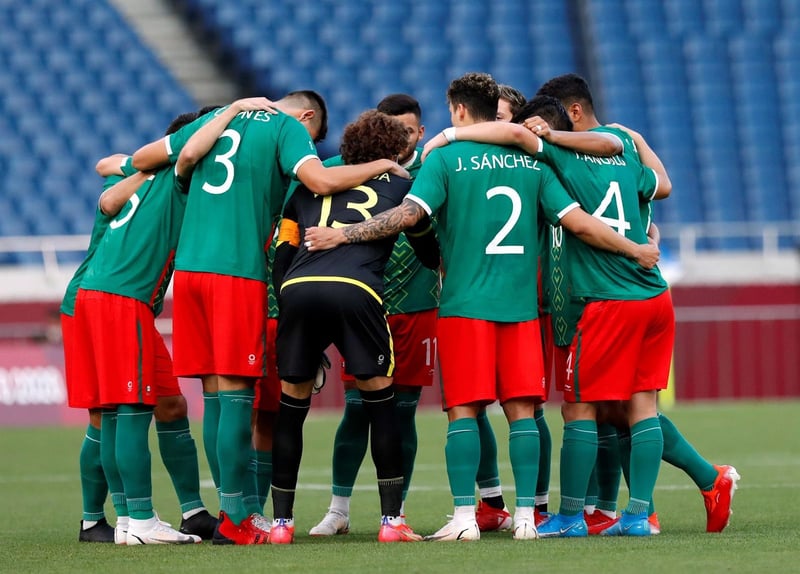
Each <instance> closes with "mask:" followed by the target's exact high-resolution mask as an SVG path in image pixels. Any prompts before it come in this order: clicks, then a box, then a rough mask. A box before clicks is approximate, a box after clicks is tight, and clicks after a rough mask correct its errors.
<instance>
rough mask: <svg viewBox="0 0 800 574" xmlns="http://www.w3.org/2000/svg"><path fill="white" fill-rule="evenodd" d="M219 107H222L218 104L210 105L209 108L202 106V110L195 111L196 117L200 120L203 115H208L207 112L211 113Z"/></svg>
mask: <svg viewBox="0 0 800 574" xmlns="http://www.w3.org/2000/svg"><path fill="white" fill-rule="evenodd" d="M221 107H222V106H221V105H220V104H213V105H210V106H203V107H202V108H200V109H199V110H197V117H198V118H200V117H203V116H204V115H206V114H207V113H209V112H213V111H214V110H218V109H220V108H221Z"/></svg>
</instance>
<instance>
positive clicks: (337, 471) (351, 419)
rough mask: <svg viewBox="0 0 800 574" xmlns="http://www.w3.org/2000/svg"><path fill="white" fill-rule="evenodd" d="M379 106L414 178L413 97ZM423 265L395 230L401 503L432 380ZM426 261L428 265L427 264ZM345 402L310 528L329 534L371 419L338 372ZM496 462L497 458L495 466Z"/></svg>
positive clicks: (427, 276)
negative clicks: (394, 124) (403, 136)
mask: <svg viewBox="0 0 800 574" xmlns="http://www.w3.org/2000/svg"><path fill="white" fill-rule="evenodd" d="M377 109H378V111H380V112H383V113H385V114H388V115H390V116H393V117H395V118H397V120H399V121H400V122H401V123H402V124H403V125H404V126H405V130H406V133H407V135H408V143H407V145H406V147H405V148H404V149H403V151H402V152H401V153H400V155H399V158H398V160H397V161H398V163H399V164H400V165H401V166H403V167H404V168H406V169H407V170H408V172H409V174H410V175H411V177H412V179H413V178H414V177H416V175H417V173H418V172H419V169H420V167H421V166H422V162H421V155H422V148H421V147H418V146H419V142H420V141H422V138H423V137H424V135H425V126H423V125H422V110H421V109H420V106H419V102H417V100H416V99H414V98H413V97H411V96H410V95H408V94H391V95H389V96H386V97H385V98H383V99H382V100H381V101H380V102H378V106H377ZM342 161H343V160H342V158H341V156H336V157H333V158H329V159H327V160H325V162H323V163H324V164H325V165H341V163H342ZM427 263H428V264H429V266H430V267H426V265H425V264H423V263H422V262H421V261H420V260H419V258H418V257H417V256H416V255H415V253H414V250H413V248H412V247H411V245H410V244H409V242H408V239H406V236H405V234H404V233H401V234H400V235H399V237H398V238H397V241H396V242H395V245H394V249H393V250H392V255H391V257H390V258H389V261H388V262H387V264H386V270H385V273H384V277H383V283H384V289H385V290H384V293H383V304H384V307H385V308H386V311H387V313H388V322H389V329H390V331H391V333H392V341H393V344H394V355H395V360H396V363H397V368H396V369H395V374H394V390H395V398H396V408H397V418H398V422H399V424H400V435H401V437H402V442H403V505H404V506H403V508H402V509H401V519H402V520H403V521H405V500H406V496H407V494H408V489H409V486H410V484H411V475H412V473H413V469H414V459H415V458H416V453H417V430H416V425H415V423H414V419H415V414H416V409H417V404H418V403H419V397H420V393H421V391H422V388H423V387H426V386H431V385H432V384H433V375H434V361H435V357H436V309H437V307H438V305H439V274H438V272H437V271H436V269H437V268H438V266H439V261H438V258H435V259H434V261H432V262H427ZM431 267H432V268H431ZM342 380H343V381H344V389H345V407H344V413H343V415H342V420H341V422H340V423H339V428H338V429H337V430H336V436H335V438H334V447H333V463H332V466H333V483H332V485H331V490H332V496H331V503H330V506H329V508H328V512H327V513H326V514H325V516H324V517H323V518H322V520H321V521H320V522H319V523H318V524H317V525H316V526H314V527H313V528H311V530H310V532H309V534H311V535H312V536H331V535H335V534H346V533H347V532H348V531H349V529H350V498H351V496H352V493H353V485H354V484H355V480H356V477H357V475H358V470H359V468H360V466H361V463H362V461H363V459H364V455H365V454H366V452H367V441H368V438H369V420H368V418H367V415H366V412H365V409H364V406H363V404H362V401H361V395H360V394H359V390H358V388H357V386H356V384H355V379H354V378H353V377H352V375H350V374H348V373H346V372H345V370H344V369H343V370H342ZM496 466H497V464H496V463H495V467H496Z"/></svg>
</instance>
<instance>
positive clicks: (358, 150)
mask: <svg viewBox="0 0 800 574" xmlns="http://www.w3.org/2000/svg"><path fill="white" fill-rule="evenodd" d="M407 145H408V134H407V133H406V128H405V126H404V125H403V123H402V122H401V121H400V120H398V119H396V118H393V117H392V116H389V115H387V114H384V113H382V112H379V111H378V110H367V111H366V112H364V113H362V114H361V115H360V116H358V119H356V121H354V122H352V123H350V124H347V126H345V128H344V134H342V144H341V145H340V146H339V152H340V153H341V154H342V160H344V163H346V164H348V165H352V164H356V163H367V162H370V161H374V160H376V159H396V158H397V156H398V155H399V154H400V153H402V152H403V150H404V149H405V148H406V146H407Z"/></svg>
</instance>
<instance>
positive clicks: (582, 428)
mask: <svg viewBox="0 0 800 574" xmlns="http://www.w3.org/2000/svg"><path fill="white" fill-rule="evenodd" d="M596 460H597V423H595V421H590V420H579V421H572V422H569V423H566V424H565V425H564V439H563V442H562V444H561V506H560V507H559V510H558V511H559V513H561V514H564V515H567V516H575V515H576V514H579V513H581V512H583V505H584V501H585V498H586V488H587V486H588V483H589V475H591V474H592V468H594V463H595V461H596Z"/></svg>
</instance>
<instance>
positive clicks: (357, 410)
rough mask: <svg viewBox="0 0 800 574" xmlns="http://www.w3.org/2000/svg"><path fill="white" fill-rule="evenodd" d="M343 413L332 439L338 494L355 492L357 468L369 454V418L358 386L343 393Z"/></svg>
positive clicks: (333, 487)
mask: <svg viewBox="0 0 800 574" xmlns="http://www.w3.org/2000/svg"><path fill="white" fill-rule="evenodd" d="M344 400H345V402H344V413H343V414H342V420H341V421H340V422H339V428H337V429H336V436H335V438H334V440H333V484H332V486H331V491H332V492H333V494H334V495H335V496H352V495H353V485H354V484H355V483H356V477H357V476H358V469H359V468H361V463H362V462H363V461H364V456H365V455H366V454H367V442H368V440H369V419H368V418H367V414H366V413H365V412H364V405H363V404H362V403H361V394H360V393H359V392H358V389H350V390H348V391H345V393H344Z"/></svg>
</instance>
